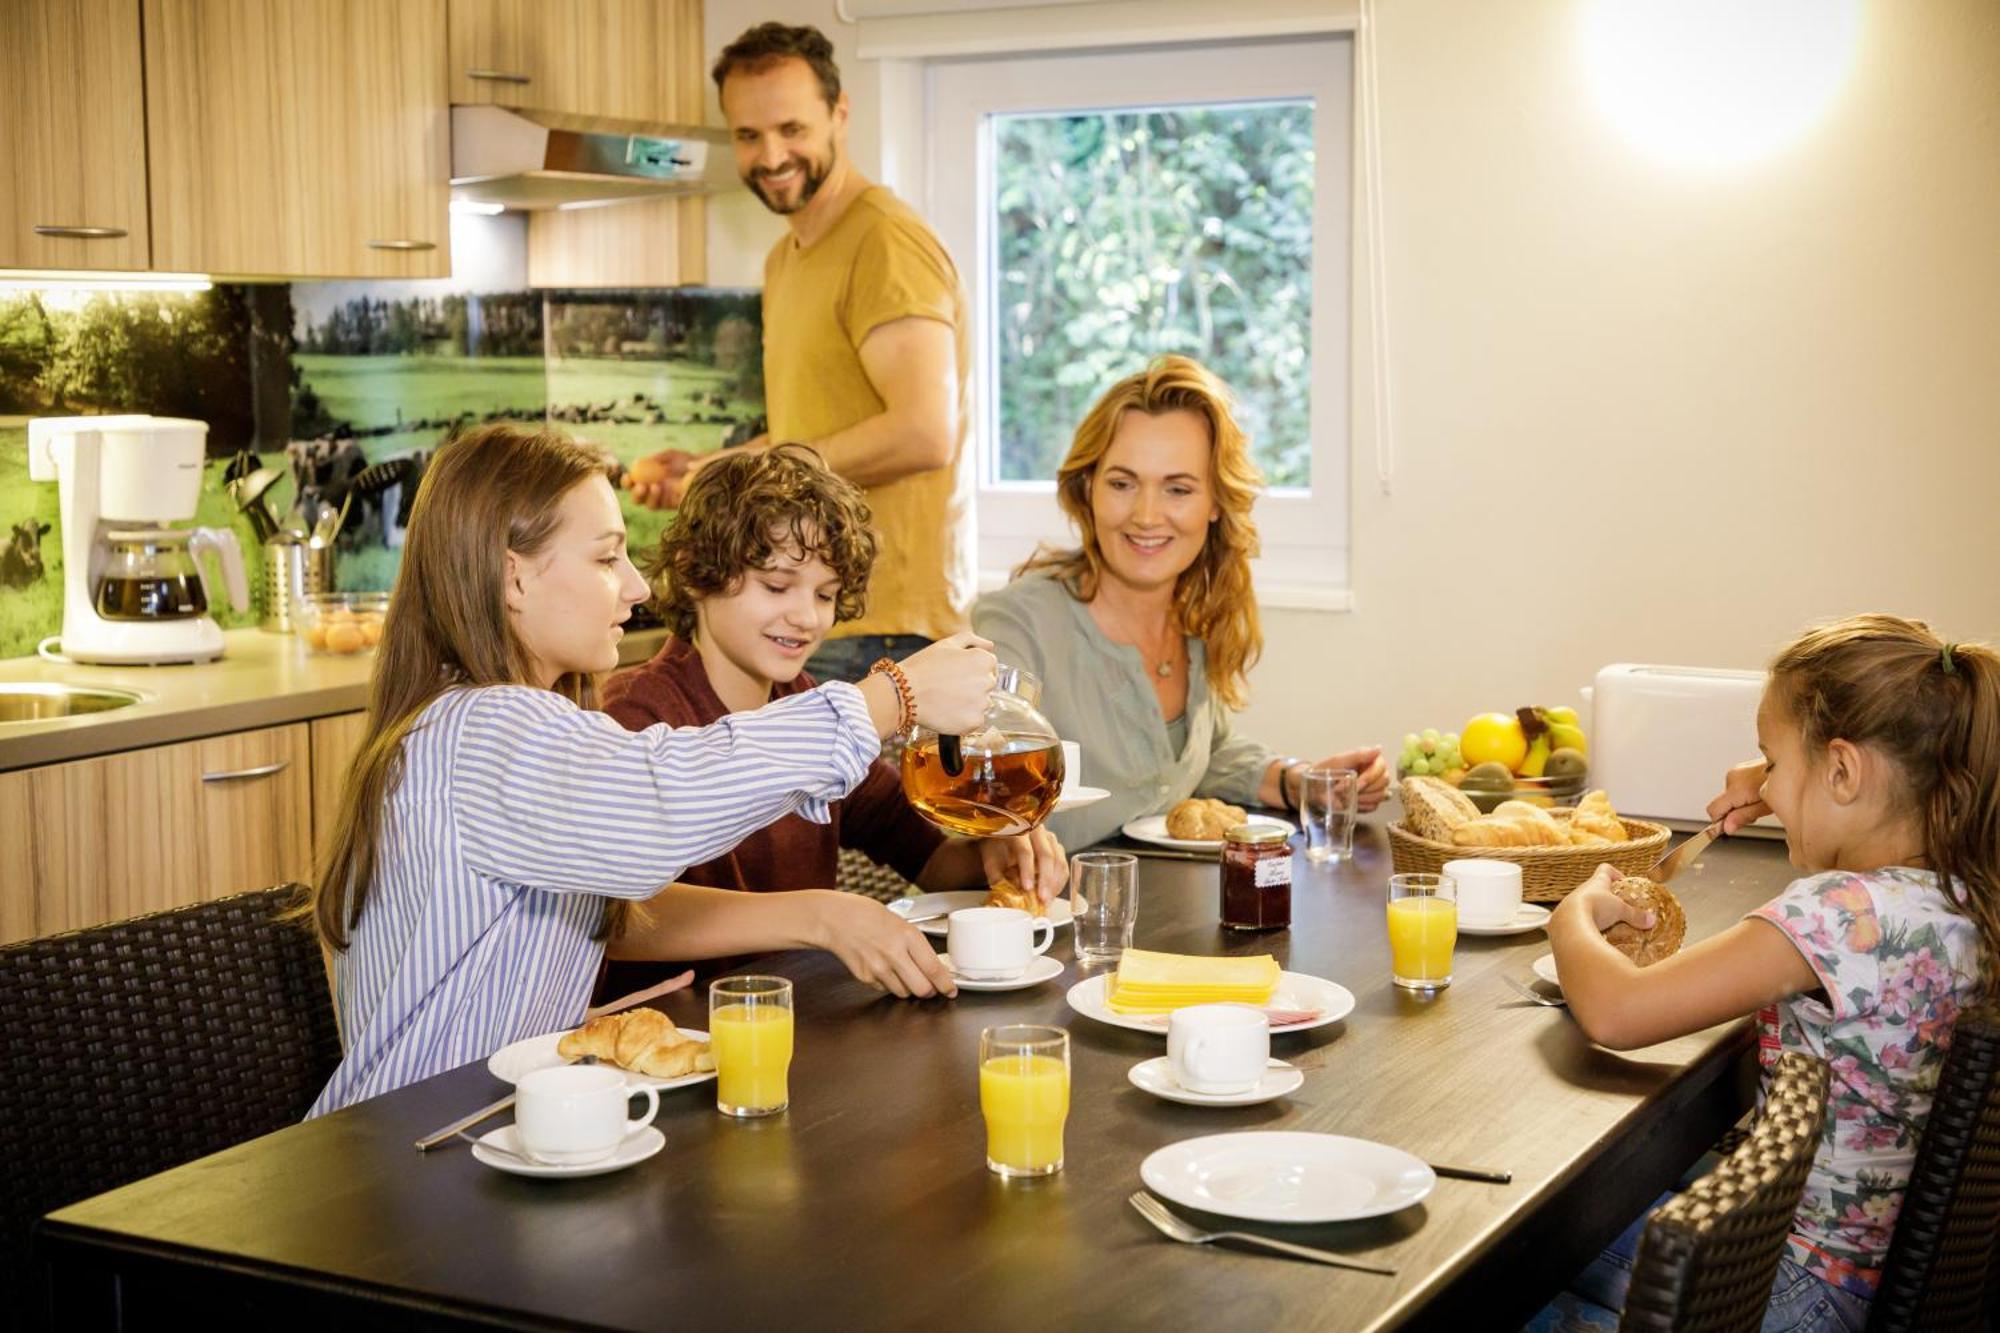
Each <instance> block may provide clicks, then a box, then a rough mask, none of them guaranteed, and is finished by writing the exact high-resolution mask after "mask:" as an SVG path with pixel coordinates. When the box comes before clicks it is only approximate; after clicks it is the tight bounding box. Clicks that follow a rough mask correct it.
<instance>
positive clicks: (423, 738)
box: [309, 426, 993, 1115]
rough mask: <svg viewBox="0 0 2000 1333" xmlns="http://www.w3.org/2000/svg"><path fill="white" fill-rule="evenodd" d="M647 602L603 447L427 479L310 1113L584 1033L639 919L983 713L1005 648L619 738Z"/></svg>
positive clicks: (342, 860)
mask: <svg viewBox="0 0 2000 1333" xmlns="http://www.w3.org/2000/svg"><path fill="white" fill-rule="evenodd" d="M646 596H647V587H646V583H645V580H644V579H642V578H641V577H640V576H639V572H638V571H637V570H636V569H634V568H633V567H632V562H631V560H630V559H629V558H628V556H627V554H626V547H625V523H624V520H623V518H622V517H621V516H620V513H619V508H618V499H617V496H616V494H615V493H614V492H613V491H612V489H611V485H610V482H609V481H608V480H607V479H606V477H605V474H604V468H603V462H602V459H601V458H600V457H599V456H598V455H596V454H595V453H593V452H591V451H589V450H586V449H582V448H579V447H578V446H577V445H575V444H573V443H571V442H570V441H569V440H567V439H565V438H563V437H562V436H561V435H559V434H556V433H554V432H550V431H542V432H529V431H525V430H521V429H519V428H516V427H511V426H493V427H487V428H484V429H481V430H477V431H474V432H472V433H470V434H468V435H465V436H463V437H461V438H459V439H457V440H454V441H452V442H450V443H448V444H446V445H445V446H444V447H443V448H441V449H439V450H438V453H437V455H436V457H435V458H434V459H433V460H432V462H431V464H430V466H429V467H428V468H427V469H425V472H424V479H423V483H422V486H421V488H420V489H419V490H418V493H417V500H416V505H415V508H414V510H413V513H412V515H411V519H410V527H409V535H408V539H407V542H406V544H405V546H404V549H403V564H402V570H401V572H400V574H399V575H398V576H397V581H396V595H395V598H394V600H393V601H392V602H391V604H390V609H389V615H388V619H387V622H386V623H385V625H384V627H383V634H382V642H381V646H380V648H379V650H378V655H377V657H376V662H375V671H374V676H373V679H372V681H371V684H370V687H369V703H368V721H367V729H366V733H365V735H364V737H363V740H362V744H361V747H360V749H359V751H358V752H357V754H356V756H355V759H354V762H353V765H352V767H351V768H350V769H349V771H348V775H347V782H346V787H345V790H344V792H343V794H342V798H341V805H340V813H339V816H338V818H337V820H336V822H335V826H334V830H333V836H332V837H331V839H330V840H329V843H328V846H327V847H326V849H325V852H324V858H325V859H324V861H323V863H322V866H321V869H320V874H319V878H318V881H317V883H316V884H315V886H314V892H313V898H312V902H311V906H310V909H309V910H310V912H311V916H312V919H313V922H314V924H315V926H316V927H317V929H318V932H319V935H320V938H321V940H322V941H323V942H324V944H325V945H326V946H327V947H328V948H329V949H330V950H331V951H332V952H333V956H334V990H335V1002H336V1006H337V1009H338V1013H339V1016H340V1030H341V1034H342V1038H343V1041H344V1043H345V1046H346V1054H345V1057H344V1058H343V1059H342V1061H341V1064H340V1066H339V1068H338V1069H336V1070H335V1071H334V1075H333V1078H332V1079H331V1081H330V1082H329V1083H328V1084H327V1086H326V1089H325V1090H324V1091H323V1092H322V1093H321V1094H320V1097H319V1100H318V1101H317V1102H316V1103H315V1104H314V1106H313V1109H312V1114H314V1115H319V1114H323V1113H325V1112H328V1111H332V1110H336V1109H338V1108H340V1107H342V1106H346V1105H348V1104H349V1103H351V1102H355V1101H359V1100H360V1099H362V1098H364V1097H372V1096H375V1095H377V1094H380V1093H383V1092H387V1091H389V1090H391V1089H393V1088H397V1087H401V1086H402V1085H403V1084H405V1083H410V1082H414V1081H415V1080H417V1079H420V1078H426V1077H428V1076H430V1075H432V1074H436V1073H439V1072H441V1071H443V1070H446V1069H450V1068H453V1067H454V1066H457V1065H460V1064H464V1063H465V1062H467V1061H469V1060H475V1059H480V1058H483V1057H485V1056H486V1055H489V1054H490V1053H492V1052H493V1051H494V1050H495V1049H497V1048H498V1047H500V1046H503V1045H506V1044H507V1043H509V1042H512V1041H516V1040H519V1039H520V1038H523V1037H529V1036H534V1035H537V1034H539V1033H543V1032H549V1031H553V1030H556V1029H558V1028H563V1027H570V1026H574V1025H575V1024H576V1023H578V1022H579V1021H581V1019H582V1017H583V1012H584V1008H585V1005H586V1004H587V1002H588V998H589V995H590V988H591V982H592V980H593V978H594V977H595V976H596V974H597V970H598V964H599V962H600V960H601V959H602V957H603V954H604V944H605V940H606V938H607V937H608V936H610V935H612V934H614V933H616V932H617V931H618V930H619V929H620V928H621V926H622V925H623V923H624V919H625V917H626V915H627V913H628V912H629V911H630V910H631V909H632V907H633V904H634V903H635V902H637V901H639V900H643V899H649V898H652V897H654V895H656V894H659V893H660V891H661V889H662V887H663V886H665V885H668V884H669V883H670V882H671V881H672V880H673V879H674V878H675V877H676V876H677V875H678V874H679V872H680V870H681V868H682V867H684V866H689V865H694V864H698V863H700V862H703V861H707V860H709V859H711V858H713V857H715V856H717V855H720V854H721V853H722V852H723V851H725V850H727V849H728V848H729V847H731V846H733V845H735V844H736V843H737V842H738V841H740V840H741V839H742V838H743V837H745V836H746V835H748V834H750V833H752V832H754V831H755V830H757V829H760V828H763V827H764V826H765V825H767V824H770V823H772V822H773V821H774V820H777V819H779V818H781V817H783V816H784V815H787V814H793V813H796V814H800V815H803V816H804V817H805V818H807V819H814V820H824V819H825V818H826V817H827V807H828V805H829V803H830V802H832V801H835V800H838V799H839V798H840V797H842V796H845V795H846V794H847V793H848V792H849V791H850V790H851V789H852V788H853V787H854V785H855V784H856V783H857V782H859V781H860V780H861V778H862V777H863V776H864V775H865V774H866V773H867V771H868V764H869V761H870V760H871V759H872V758H874V756H875V755H876V754H877V752H878V750H879V746H880V743H881V740H882V738H883V737H885V736H887V735H890V734H891V733H893V732H895V731H897V730H898V729H899V728H900V726H901V725H902V724H903V723H905V722H907V721H909V720H910V719H911V718H912V717H914V718H915V720H917V721H921V722H925V723H926V724H927V725H930V726H934V727H937V728H939V729H942V730H946V731H957V730H961V729H966V728H970V727H973V726H976V725H977V724H978V723H979V721H980V720H981V718H983V716H984V714H985V708H986V701H987V696H988V692H989V691H990V689H991V686H992V682H993V657H992V655H991V654H990V653H988V652H987V651H985V648H986V645H985V644H984V643H982V642H981V641H979V640H977V639H975V638H973V637H972V636H971V635H959V636H955V637H954V638H951V639H946V640H943V641H941V642H940V643H937V644H935V645H933V646H931V647H930V648H926V649H925V650H924V651H922V652H920V653H917V654H915V655H914V656H912V657H910V658H909V659H907V660H906V661H904V662H903V663H902V664H901V665H900V677H899V675H898V673H897V672H894V671H891V672H886V673H883V674H877V675H872V676H870V677H869V678H868V679H867V680H865V681H864V682H863V683H862V684H861V685H859V686H853V685H847V684H841V683H835V684H829V685H825V686H822V687H820V688H819V689H815V690H810V691H806V692H804V693H801V694H798V695H795V696H793V697H791V698H787V699H781V700H778V701H777V702H775V703H773V704H771V705H770V706H769V707H767V708H762V709H759V710H757V711H755V712H753V713H747V714H740V715H736V716H732V717H728V718H725V719H723V720H722V721H720V722H717V723H715V724H714V725H712V726H708V727H699V728H694V727H690V728H684V729H680V730H676V729H674V728H671V727H666V726H656V727H650V728H647V729H646V730H644V731H637V732H632V731H627V730H626V729H625V728H624V727H621V726H620V725H618V723H616V722H614V721H613V720H611V719H610V718H608V717H606V716H605V715H604V714H602V713H600V712H596V711H593V710H592V704H593V703H594V699H595V684H594V680H595V676H596V675H597V674H598V673H601V672H605V671H609V670H610V669H611V668H612V667H614V666H616V665H617V663H618V640H619V638H620V637H621V636H622V634H623V633H624V631H623V628H622V626H623V624H624V622H625V620H626V618H627V617H628V616H629V615H630V614H631V609H632V607H633V606H634V605H635V604H637V603H639V602H641V601H644V600H645V598H646ZM713 892H714V891H711V890H702V889H693V888H689V889H684V890H679V889H677V890H674V891H673V893H676V894H679V893H685V894H692V895H702V894H710V893H713ZM670 896H671V895H670ZM712 933H713V932H711V934H712ZM732 944H733V942H732V941H730V940H727V939H720V938H716V939H710V940H707V941H705V942H704V947H705V948H713V949H715V950H717V951H720V952H729V951H731V946H732ZM674 956H678V957H691V956H700V955H698V954H696V953H694V952H692V951H688V952H681V953H678V954H676V955H674Z"/></svg>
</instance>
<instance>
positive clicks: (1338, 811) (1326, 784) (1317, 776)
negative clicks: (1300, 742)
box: [1299, 768, 1361, 865]
mask: <svg viewBox="0 0 2000 1333" xmlns="http://www.w3.org/2000/svg"><path fill="white" fill-rule="evenodd" d="M1300 776H1301V778H1302V779H1303V781H1302V782H1301V784H1300V787H1299V822H1300V823H1301V824H1303V825H1304V826H1305V831H1306V860H1308V861H1310V862H1312V863H1313V864H1315V865H1326V864H1328V863H1330V862H1333V861H1338V860H1340V859H1341V858H1343V857H1345V856H1348V855H1350V854H1352V852H1353V851H1354V812H1355V803H1356V801H1357V800H1358V799H1359V796H1360V791H1361V775H1360V774H1358V773H1356V772H1355V771H1354V770H1353V769H1351V768H1309V769H1307V770H1306V771H1305V772H1304V773H1303V774H1301V775H1300Z"/></svg>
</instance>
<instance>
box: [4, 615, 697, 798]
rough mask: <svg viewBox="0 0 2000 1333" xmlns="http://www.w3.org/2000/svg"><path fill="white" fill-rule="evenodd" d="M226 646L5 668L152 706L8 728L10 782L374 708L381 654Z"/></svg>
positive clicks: (621, 654)
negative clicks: (162, 662)
mask: <svg viewBox="0 0 2000 1333" xmlns="http://www.w3.org/2000/svg"><path fill="white" fill-rule="evenodd" d="M665 639H666V631H665V630H657V629H656V630H639V631H635V632H634V633H632V634H630V635H628V636H626V638H625V639H624V641H623V642H622V643H621V644H620V645H619V650H618V660H619V662H620V663H621V664H623V663H629V662H637V661H643V660H644V659H646V658H648V657H650V656H652V655H653V654H654V653H655V652H657V651H658V650H659V647H660V644H661V643H663V642H664V641H665ZM223 640H224V644H225V647H224V648H223V653H222V656H221V657H220V658H218V659H217V660H215V661H213V662H204V663H201V664H200V665H195V666H155V667H148V666H138V667H128V666H85V665H82V664H72V663H67V662H48V661H44V660H42V659H41V658H39V657H16V658H7V659H0V685H5V684H16V683H21V682H36V683H49V684H59V685H108V686H114V687H117V688H121V689H128V690H134V691H137V692H139V693H141V694H143V695H145V696H146V698H145V700H144V702H141V703H136V704H132V705H130V706H128V707H125V708H114V709H112V710H111V711H109V712H104V713H87V714H83V715H81V716H77V717H52V718H44V719H40V720H37V721H33V722H6V723H0V772H7V771H9V770H12V769H17V768H34V767H37V766H39V765H42V764H58V763H63V762H66V761H68V760H72V759H92V758H96V757H97V756H99V755H106V754H116V753H118V752H120V751H122V750H137V749H143V748H145V747H147V746H151V745H172V744H174V743H176V742H179V741H191V740H198V739H200V738H202V737H204V736H218V735H222V734H225V733H227V732H232V731H251V730H254V729H256V728H259V727H277V726H283V725H285V724H287V723H291V722H305V721H309V720H311V719H313V718H316V717H331V716H333V715H335V714H338V713H352V712H357V711H359V710H360V709H363V708H365V707H367V706H368V676H369V673H370V671H371V670H373V668H374V665H375V655H374V654H373V653H357V654H355V655H354V656H352V657H334V656H330V655H328V654H325V653H314V652H310V651H308V649H307V648H306V641H305V639H304V638H303V637H301V636H298V635H292V634H270V633H266V632H265V631H263V630H260V629H238V630H229V631H228V632H226V633H225V634H224V635H223Z"/></svg>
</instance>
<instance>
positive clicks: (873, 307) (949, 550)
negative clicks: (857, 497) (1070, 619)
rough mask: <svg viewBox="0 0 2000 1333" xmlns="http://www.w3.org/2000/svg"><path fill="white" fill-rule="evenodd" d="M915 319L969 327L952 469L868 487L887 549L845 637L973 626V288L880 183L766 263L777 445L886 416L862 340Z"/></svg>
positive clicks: (962, 340) (963, 335)
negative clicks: (864, 363)
mask: <svg viewBox="0 0 2000 1333" xmlns="http://www.w3.org/2000/svg"><path fill="white" fill-rule="evenodd" d="M910 316H918V317H921V318H924V319H936V320H941V321H943V322H944V323H946V324H949V325H951V327H952V329H953V331H954V332H955V334H956V336H957V344H958V440H957V442H956V443H955V444H954V446H953V448H952V457H951V462H950V464H949V465H948V466H946V467H943V468H939V469H937V470H936V471H932V472H919V473H915V474H913V475H911V476H907V477H903V478H901V479H899V480H897V481H892V482H890V483H888V484H887V485H884V486H874V487H869V488H868V489H867V491H866V494H867V496H868V505H869V508H871V509H872V510H873V511H874V514H875V531H876V535H877V537H878V538H879V545H880V548H881V551H880V554H879V555H878V556H877V557H876V560H875V570H874V573H873V574H872V575H871V576H870V577H869V580H868V608H867V610H866V612H865V613H864V614H863V615H862V617H861V618H860V619H858V620H850V621H847V622H845V623H843V624H841V625H839V626H837V627H835V629H834V631H833V633H834V635H835V637H846V636H850V635H856V634H921V635H924V636H925V637H927V638H933V639H939V638H943V637H944V636H945V635H947V634H954V633H957V632H958V631H959V630H961V629H964V628H965V626H966V615H967V612H968V610H969V609H970V607H971V604H972V596H973V592H974V589H975V576H974V566H973V549H972V538H973V531H972V469H971V465H970V462H969V460H968V459H967V458H966V447H965V446H966V437H967V430H966V426H967V423H968V422H969V421H970V420H971V416H972V413H971V403H970V401H969V399H968V396H967V391H966V385H967V373H968V371H969V370H970V368H971V364H972V355H971V341H970V334H971V327H970V323H969V321H968V319H967V317H966V308H965V295H964V293H963V292H962V291H961V290H960V288H959V284H958V270H957V268H956V267H954V266H953V264H952V262H951V256H950V255H949V254H947V253H946V252H945V248H944V246H943V245H942V244H941V243H940V242H939V241H938V238H937V237H936V236H935V235H934V234H932V232H931V229H930V228H929V227H928V226H926V225H924V221H923V219H922V218H920V217H918V216H917V215H916V213H914V212H913V211H911V209H910V208H909V207H908V206H907V205H906V204H904V203H903V202H902V201H901V200H899V199H897V198H896V196H895V195H894V194H893V193H891V192H890V191H889V190H888V189H886V188H885V187H883V186H880V185H877V186H873V187H871V188H870V189H869V190H868V191H867V192H866V193H864V194H863V195H862V196H861V197H860V198H858V199H856V200H855V201H854V202H853V203H852V204H849V205H848V207H847V211H846V212H845V213H843V214H841V216H840V218H839V220H838V221H836V222H835V223H834V224H833V229H832V230H831V231H829V232H827V233H826V234H825V235H824V236H822V237H820V238H819V239H818V240H817V241H814V242H813V243H812V244H811V245H809V246H805V247H801V246H800V245H799V244H798V243H797V242H796V241H795V240H794V239H793V238H792V236H791V235H789V234H787V235H786V236H785V237H784V238H783V239H781V240H780V241H779V242H778V244H777V245H776V246H775V247H773V248H772V250H771V253H770V256H769V257H768V258H767V259H766V260H765V261H764V396H765V401H766V405H767V410H768V412H769V414H770V420H771V439H772V441H773V442H774V443H779V444H783V443H786V442H789V441H800V442H806V443H810V442H811V441H814V440H818V439H822V438H824V437H825V436H828V435H832V434H834V433H835V432H837V431H842V430H845V429H847V428H848V427H849V426H852V425H854V424H855V423H856V422H859V421H864V420H866V419H867V418H869V417H872V416H874V415H876V414H877V413H879V412H881V411H882V410H883V408H884V406H885V404H884V403H883V401H882V398H881V396H880V395H879V394H877V393H876V392H875V386H874V385H873V384H871V383H870V382H869V380H868V376H867V374H866V373H865V372H864V371H863V370H862V368H861V343H862V340H863V339H865V338H867V336H868V335H869V334H870V333H872V332H873V331H874V330H876V329H877V328H879V327H881V326H882V325H884V324H887V323H888V322H889V321H891V320H896V319H904V318H907V317H910Z"/></svg>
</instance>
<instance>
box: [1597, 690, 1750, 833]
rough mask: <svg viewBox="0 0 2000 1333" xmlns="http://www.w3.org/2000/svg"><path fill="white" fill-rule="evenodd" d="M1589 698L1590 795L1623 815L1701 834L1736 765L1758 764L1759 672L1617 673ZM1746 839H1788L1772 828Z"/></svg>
mask: <svg viewBox="0 0 2000 1333" xmlns="http://www.w3.org/2000/svg"><path fill="white" fill-rule="evenodd" d="M1587 693H1588V694H1589V695H1590V711H1591V727H1590V785H1591V786H1593V787H1602V788H1604V790H1605V791H1606V792H1607V793H1608V794H1609V795H1610V797H1611V804H1612V805H1614V806H1616V807H1617V809H1618V812H1619V813H1620V814H1624V815H1631V816H1632V817H1633V818H1635V819H1651V820H1654V821H1656V822H1659V823H1663V824H1667V825H1670V826H1673V827H1678V828H1699V827H1701V826H1702V825H1704V824H1706V823H1707V822H1708V803H1709V802H1710V801H1712V800H1714V799H1715V797H1716V795H1717V794H1718V793H1719V792H1721V790H1722V779H1723V775H1724V773H1726V772H1727V771H1728V769H1729V767H1730V765H1732V764H1738V763H1741V762H1742V761H1744V760H1745V759H1755V758H1756V757H1757V701H1758V700H1759V698H1761V697H1762V695H1763V693H1764V673H1763V672H1761V671H1728V670H1722V669H1719V668H1714V667H1685V666H1651V665H1643V664H1635V663H1617V664H1614V665H1612V666H1608V667H1605V668H1604V669H1603V670H1601V671H1599V672H1598V673H1597V681H1596V683H1595V684H1594V685H1593V686H1592V687H1591V688H1590V690H1589V691H1587ZM1748 831H1754V832H1758V833H1761V834H1764V835H1765V836H1782V833H1783V830H1781V829H1780V828H1779V827H1778V826H1777V823H1776V822H1775V821H1774V820H1771V819H1769V818H1765V819H1761V820H1759V821H1758V822H1757V824H1756V825H1755V826H1753V829H1752V830H1748Z"/></svg>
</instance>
